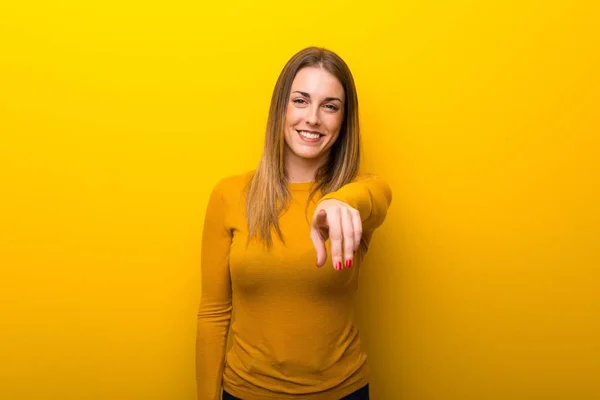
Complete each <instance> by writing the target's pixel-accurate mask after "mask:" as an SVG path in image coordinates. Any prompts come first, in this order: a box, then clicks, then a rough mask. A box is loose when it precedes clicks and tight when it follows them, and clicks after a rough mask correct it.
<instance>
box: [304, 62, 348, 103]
mask: <svg viewBox="0 0 600 400" xmlns="http://www.w3.org/2000/svg"><path fill="white" fill-rule="evenodd" d="M296 90H299V91H301V92H306V93H308V94H310V95H311V97H313V96H314V97H338V98H340V99H343V98H344V88H343V87H342V84H341V83H340V81H339V80H338V79H337V78H336V77H335V76H333V75H332V74H331V73H329V72H328V71H326V70H325V69H323V68H317V67H306V68H302V69H301V70H300V71H298V73H297V74H296V76H295V77H294V81H293V82H292V92H293V91H296Z"/></svg>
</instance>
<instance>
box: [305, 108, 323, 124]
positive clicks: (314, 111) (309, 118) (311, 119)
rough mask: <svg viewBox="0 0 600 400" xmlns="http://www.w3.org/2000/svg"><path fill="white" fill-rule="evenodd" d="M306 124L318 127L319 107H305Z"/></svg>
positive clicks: (319, 118)
mask: <svg viewBox="0 0 600 400" xmlns="http://www.w3.org/2000/svg"><path fill="white" fill-rule="evenodd" d="M306 123H307V124H308V125H320V124H321V116H320V115H319V106H318V105H313V106H311V107H307V111H306Z"/></svg>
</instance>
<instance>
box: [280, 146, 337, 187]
mask: <svg viewBox="0 0 600 400" xmlns="http://www.w3.org/2000/svg"><path fill="white" fill-rule="evenodd" d="M327 157H328V154H324V155H323V156H321V157H319V158H302V157H298V156H296V155H295V154H293V153H292V152H291V151H287V152H286V154H285V168H286V173H287V177H288V181H289V182H312V181H314V180H315V176H316V174H317V170H318V169H319V168H320V167H321V166H323V165H324V164H325V163H326V162H327Z"/></svg>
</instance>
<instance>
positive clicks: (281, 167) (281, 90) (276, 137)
mask: <svg viewBox="0 0 600 400" xmlns="http://www.w3.org/2000/svg"><path fill="white" fill-rule="evenodd" d="M306 67H319V68H323V69H324V70H326V71H327V72H329V73H330V74H332V75H333V76H335V77H336V78H337V79H338V80H339V81H340V83H341V85H342V87H343V89H344V93H345V101H344V113H343V121H342V125H341V128H340V134H339V136H338V138H337V140H336V142H335V143H334V144H333V146H332V147H331V149H330V150H331V151H330V153H329V154H330V155H329V159H328V161H327V162H326V163H325V164H324V165H323V166H322V167H321V168H320V169H319V170H318V171H317V173H316V176H315V185H314V186H313V189H312V191H311V193H310V196H309V201H310V199H311V198H312V197H313V196H314V195H315V194H316V193H317V192H320V193H321V194H322V195H325V194H327V193H330V192H333V191H336V190H338V189H339V188H341V187H342V186H344V185H345V184H347V183H350V182H351V181H352V180H353V179H354V178H355V177H356V176H357V175H358V169H359V165H360V129H359V120H358V96H357V93H356V87H355V84H354V78H353V77H352V73H351V72H350V69H349V68H348V66H347V65H346V63H345V62H344V60H342V59H341V58H340V57H339V56H338V55H337V54H335V53H334V52H332V51H330V50H327V49H324V48H318V47H308V48H305V49H303V50H301V51H299V52H298V53H296V54H295V55H294V56H292V58H290V60H289V61H288V62H287V63H286V65H285V66H284V68H283V70H282V71H281V73H280V75H279V78H278V79H277V83H276V84H275V88H274V90H273V95H272V97H271V106H270V108H269V116H268V119H267V128H266V134H265V142H264V148H263V154H262V157H261V159H260V162H259V164H258V168H257V169H256V170H255V171H254V173H253V174H252V177H251V179H250V181H249V184H248V187H247V196H246V222H247V224H248V231H249V239H253V238H256V239H259V240H261V241H263V242H264V243H265V244H266V245H267V247H270V246H271V245H272V243H273V239H272V237H271V232H272V229H274V230H275V232H276V234H277V236H278V237H279V238H280V239H281V240H282V241H283V240H284V238H283V233H282V232H281V229H280V227H279V215H280V214H281V212H282V211H284V210H285V209H286V207H287V206H288V202H289V200H290V198H291V195H290V192H289V190H288V187H287V183H288V178H287V175H286V171H285V163H284V149H285V139H284V133H283V131H284V124H285V114H286V109H287V105H288V102H289V97H290V91H291V87H292V82H293V81H294V78H295V77H296V74H297V73H298V71H300V70H301V69H302V68H306ZM307 205H308V204H307Z"/></svg>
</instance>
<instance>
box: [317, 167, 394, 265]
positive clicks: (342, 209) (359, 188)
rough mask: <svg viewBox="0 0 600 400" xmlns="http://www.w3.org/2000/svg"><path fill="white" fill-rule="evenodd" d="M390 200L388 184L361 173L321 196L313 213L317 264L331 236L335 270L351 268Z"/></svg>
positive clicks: (324, 259) (384, 212)
mask: <svg viewBox="0 0 600 400" xmlns="http://www.w3.org/2000/svg"><path fill="white" fill-rule="evenodd" d="M391 202H392V190H391V188H390V186H389V184H388V183H387V182H386V181H385V180H384V179H383V178H381V177H378V176H375V175H361V176H359V177H358V178H356V179H355V180H354V181H353V182H351V183H349V184H347V185H344V186H343V187H341V188H340V189H339V190H336V191H335V192H332V193H328V194H326V195H325V196H323V197H322V198H321V200H320V201H319V203H318V204H317V207H316V210H315V213H314V215H313V223H312V229H311V239H312V241H313V244H314V246H315V250H316V253H317V266H318V267H321V266H323V265H324V263H325V261H326V258H327V250H326V247H325V241H326V240H328V239H330V246H331V258H332V262H333V267H334V268H335V269H336V270H341V269H343V268H344V266H345V267H346V268H351V267H352V264H353V259H354V253H355V252H356V251H359V250H360V249H361V244H362V251H361V253H360V254H364V253H365V252H366V251H367V247H368V245H369V242H370V240H371V236H372V235H373V232H374V231H375V229H376V228H378V227H379V226H380V225H381V224H382V223H383V221H384V220H385V217H386V216H387V211H388V208H389V206H390V204H391Z"/></svg>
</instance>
